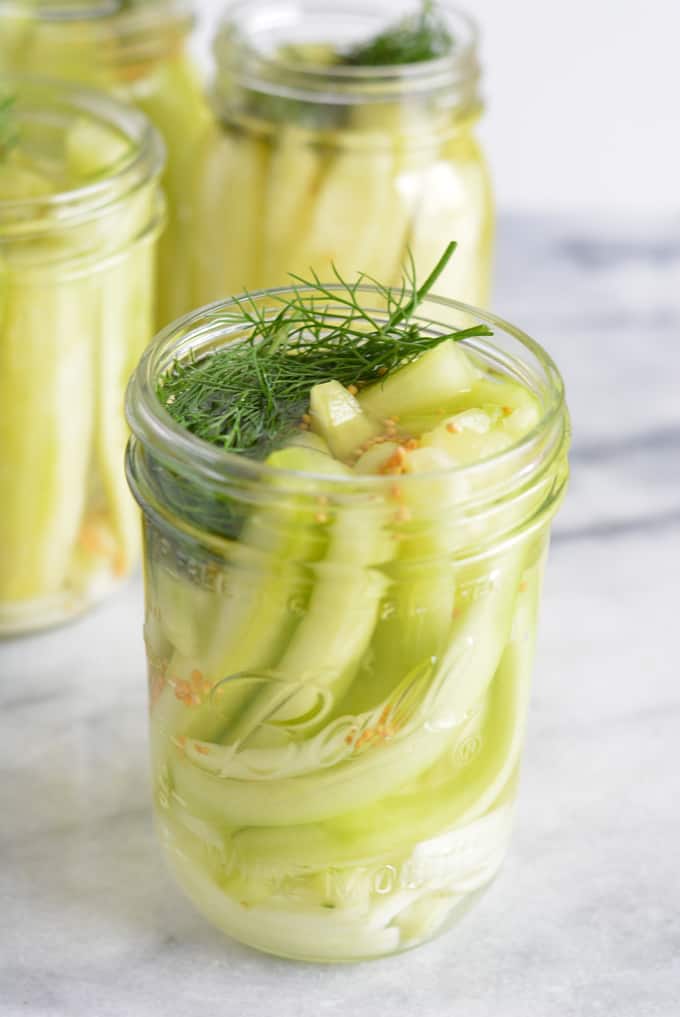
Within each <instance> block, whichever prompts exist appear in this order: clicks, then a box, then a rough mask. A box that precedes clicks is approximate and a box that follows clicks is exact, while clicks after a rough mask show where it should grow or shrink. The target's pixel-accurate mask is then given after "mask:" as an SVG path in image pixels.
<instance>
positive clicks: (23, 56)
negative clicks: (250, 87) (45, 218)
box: [0, 0, 209, 324]
mask: <svg viewBox="0 0 680 1017" xmlns="http://www.w3.org/2000/svg"><path fill="white" fill-rule="evenodd" d="M192 25H193V15H192V11H191V7H190V5H189V4H188V3H186V2H184V0H33V2H30V0H0V72H2V71H13V72H27V73H31V74H40V75H45V76H48V77H54V78H66V79H68V80H69V81H72V82H78V83H80V84H83V85H87V86H91V87H96V88H99V89H102V90H104V91H108V92H111V93H113V94H114V95H115V96H116V97H117V98H119V99H121V100H123V101H126V102H129V103H132V104H133V105H135V106H136V107H137V108H139V109H141V110H142V111H143V112H144V113H146V114H147V115H148V116H149V117H150V118H151V120H152V121H153V122H154V123H155V125H156V126H157V127H158V129H159V130H160V132H161V134H162V135H163V139H164V141H165V146H166V150H167V164H166V169H165V176H164V186H165V191H166V198H167V223H166V226H165V228H164V231H163V235H162V237H161V240H160V243H159V252H158V257H159V270H158V278H157V290H158V291H157V297H156V319H157V323H159V324H166V323H167V322H169V321H171V320H172V319H174V318H175V317H177V316H178V315H180V314H184V313H186V312H187V311H188V310H190V309H191V307H192V303H191V295H190V292H189V288H188V281H189V278H190V273H189V247H190V237H191V226H190V220H189V207H188V202H187V194H188V173H189V167H190V166H191V163H192V159H193V156H194V147H195V144H196V141H197V138H198V137H199V135H200V133H201V131H202V130H203V129H204V128H205V126H206V124H207V123H208V120H209V114H208V109H207V106H206V103H205V101H204V98H203V94H202V90H201V86H200V83H199V80H198V77H197V75H196V74H195V71H194V67H193V65H192V63H191V60H190V58H189V55H188V53H187V40H188V37H189V33H190V31H191V28H192Z"/></svg>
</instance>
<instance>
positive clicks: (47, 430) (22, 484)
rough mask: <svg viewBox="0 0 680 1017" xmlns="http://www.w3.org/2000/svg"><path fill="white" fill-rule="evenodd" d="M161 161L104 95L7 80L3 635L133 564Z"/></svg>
mask: <svg viewBox="0 0 680 1017" xmlns="http://www.w3.org/2000/svg"><path fill="white" fill-rule="evenodd" d="M162 169H163V145H162V141H161V139H160V136H159V134H158V132H157V131H156V130H155V129H154V128H153V127H152V126H151V124H150V123H149V121H148V120H147V118H146V117H145V116H143V114H141V113H139V112H138V111H136V110H133V109H131V108H128V107H125V106H122V105H121V104H119V103H117V102H115V101H114V100H112V99H110V98H108V97H107V96H105V95H102V94H100V93H97V92H90V91H87V90H84V89H76V88H74V87H71V86H69V85H66V84H64V85H55V83H54V82H52V81H41V80H39V79H37V80H32V79H28V78H24V77H16V76H4V75H0V633H3V634H5V633H12V632H19V631H25V630H29V629H32V628H37V627H40V626H43V625H47V624H53V623H55V622H58V621H61V620H62V619H64V618H67V617H69V616H70V615H73V614H75V613H78V612H79V611H81V610H83V609H84V608H85V607H87V606H88V605H89V604H90V603H91V602H93V601H94V600H96V599H98V598H99V597H101V596H102V595H103V594H105V593H106V592H107V591H108V590H109V589H110V588H111V587H112V585H113V584H115V583H116V582H117V581H118V580H119V579H120V577H122V576H124V575H125V574H126V573H127V572H128V571H129V570H130V568H131V566H132V565H133V564H134V562H135V560H136V558H137V550H138V543H139V538H138V529H139V521H138V516H137V511H136V507H135V505H134V502H133V501H132V499H131V498H130V497H129V494H128V492H127V489H126V485H125V479H124V473H123V467H122V462H123V452H124V448H125V442H126V440H127V429H126V425H125V419H124V416H123V397H124V390H125V385H126V382H127V380H128V376H129V374H130V372H131V370H132V368H133V367H134V365H135V362H136V361H137V360H138V359H139V356H140V355H141V353H142V351H143V349H144V347H145V345H146V344H147V342H148V341H149V339H150V337H151V335H152V332H153V288H154V267H155V250H154V249H155V246H156V240H157V237H158V234H159V231H160V227H161V225H162V219H163V199H162V195H161V191H160V175H161V172H162Z"/></svg>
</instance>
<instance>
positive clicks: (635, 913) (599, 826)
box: [0, 216, 680, 1017]
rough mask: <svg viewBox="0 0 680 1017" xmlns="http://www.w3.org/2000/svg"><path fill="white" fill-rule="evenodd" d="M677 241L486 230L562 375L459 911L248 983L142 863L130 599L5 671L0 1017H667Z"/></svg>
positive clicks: (636, 228) (674, 948)
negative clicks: (564, 408)
mask: <svg viewBox="0 0 680 1017" xmlns="http://www.w3.org/2000/svg"><path fill="white" fill-rule="evenodd" d="M679 226H680V223H677V222H676V223H671V224H666V225H659V226H651V225H650V224H647V225H645V224H642V225H640V224H629V225H625V224H624V225H621V224H620V223H618V224H613V223H607V222H600V223H592V222H589V223H583V222H578V221H574V220H568V221H567V220H564V221H559V220H551V221H548V220H544V219H535V220H532V219H530V218H527V217H522V216H516V217H515V216H505V217H503V219H502V222H501V231H500V249H499V259H498V286H497V295H496V300H495V301H494V307H495V310H497V311H498V312H499V313H500V314H502V315H504V316H505V317H507V318H509V319H510V320H511V321H516V322H517V323H518V324H520V325H522V326H523V327H524V328H525V329H526V330H527V331H529V332H530V333H531V334H533V335H535V337H536V338H537V339H539V340H540V341H541V342H542V343H544V344H545V345H547V347H548V348H549V349H550V350H551V352H552V353H553V355H554V356H555V358H556V360H557V361H558V363H559V364H560V366H561V368H562V370H563V372H564V374H565V377H566V380H567V385H568V391H569V397H570V405H571V410H572V415H573V422H574V451H573V460H572V462H573V481H572V487H571V493H570V496H569V498H568V500H567V503H566V505H565V507H564V510H563V512H562V514H561V516H560V517H559V519H558V522H557V525H556V528H555V538H554V543H553V551H552V558H551V561H550V563H549V569H548V579H547V584H546V590H545V597H544V604H543V612H542V626H541V632H540V643H539V652H538V659H537V664H536V682H535V694H534V699H533V705H532V710H531V718H530V732H529V740H528V747H527V753H526V761H525V768H524V776H523V783H522V788H521V794H520V802H519V808H518V814H517V823H516V830H515V836H514V840H513V843H512V848H511V852H510V856H509V858H508V861H507V864H506V866H505V868H504V870H503V873H502V874H501V876H500V877H499V879H498V880H497V881H496V883H495V884H494V886H493V887H492V889H491V890H490V892H489V893H488V894H487V896H486V897H485V898H484V900H483V901H482V902H481V903H480V905H479V906H478V907H477V908H476V910H475V911H474V912H473V913H471V914H470V915H469V916H468V917H467V918H466V919H465V920H464V921H463V922H462V923H461V924H460V925H459V926H458V927H457V928H455V929H454V930H453V931H452V932H451V933H449V934H448V935H447V936H446V937H444V938H442V939H440V940H438V941H436V942H434V943H432V944H431V945H429V946H426V947H424V948H422V949H420V950H418V951H415V952H412V953H410V954H406V955H403V956H401V957H397V958H393V959H390V960H385V961H377V962H372V963H369V964H364V965H360V966H353V967H337V968H335V967H329V966H304V965H300V964H294V963H290V962H285V961H278V960H275V959H272V958H269V957H266V956H262V955H258V954H257V953H254V952H252V951H250V950H248V949H246V948H244V947H241V946H239V945H238V944H236V943H233V942H230V941H227V940H225V939H223V938H222V937H221V936H220V935H219V934H218V933H216V932H214V931H213V930H212V928H210V927H209V926H208V925H207V924H206V923H205V922H204V921H203V919H201V918H200V917H199V916H198V915H197V914H195V913H194V911H193V910H192V908H191V906H190V905H189V904H188V903H186V902H185V901H184V899H183V898H182V897H181V896H180V894H179V893H178V892H177V891H176V890H175V888H174V886H173V884H172V883H171V881H170V879H169V878H168V877H167V876H166V874H165V871H164V869H163V866H162V864H161V862H160V857H159V854H158V852H157V850H156V846H155V844H154V839H153V833H152V827H151V817H150V810H149V788H148V779H147V762H146V704H145V700H146V691H145V683H144V672H143V656H142V643H141V617H142V615H141V612H142V594H141V585H140V582H139V581H138V580H137V581H133V582H132V583H131V584H130V585H129V586H128V587H127V588H126V589H124V590H122V591H120V593H119V594H118V595H117V596H116V597H114V598H113V599H112V600H111V601H110V602H109V603H108V604H106V605H105V606H103V607H102V608H100V609H99V610H97V611H96V612H94V613H93V614H91V615H90V616H89V617H87V618H85V619H83V620H82V621H79V622H77V623H75V624H72V625H70V626H68V627H66V628H63V629H61V630H57V631H52V632H48V633H45V634H43V635H40V636H38V637H35V638H33V639H21V640H16V641H10V642H7V643H5V644H3V645H2V646H0V777H1V779H0V816H1V817H2V821H1V823H0V1015H2V1017H14V1015H20V1014H21V1015H30V1017H38V1015H39V1017H52V1015H54V1017H72V1015H76V1014H77V1015H83V1017H175V1015H177V1017H180V1015H181V1017H186V1015H189V1017H193V1015H198V1014H220V1015H225V1017H255V1015H257V1017H261V1015H264V1017H326V1015H328V1017H335V1015H338V1017H340V1015H342V1017H346V1015H348V1014H362V1015H363V1017H371V1015H373V1014H375V1015H378V1014H380V1015H381V1017H382V1015H384V1014H389V1015H390V1017H411V1015H412V1014H415V1013H418V1014H419V1017H455V1015H458V1014H460V1015H465V1017H597V1015H599V1014H602V1015H606V1017H612V1015H613V1017H674V1015H675V1014H677V1013H678V1006H679V1005H680V1003H679V1000H680V918H679V916H680V873H679V869H678V862H679V859H680V810H679V803H680V765H679V759H678V754H677V746H678V742H679V732H680V728H679V721H680V681H679V679H680V667H679V665H678V659H679V657H678V650H677V639H678V633H677V629H676V626H677V625H678V606H679V605H680V578H679V576H680V229H679V228H678V227H679ZM93 660H96V661H97V664H96V668H95V667H93V666H92V661H93Z"/></svg>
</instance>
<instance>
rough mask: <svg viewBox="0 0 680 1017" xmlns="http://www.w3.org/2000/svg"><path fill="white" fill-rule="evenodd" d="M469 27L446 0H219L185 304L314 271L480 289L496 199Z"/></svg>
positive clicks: (453, 289)
mask: <svg viewBox="0 0 680 1017" xmlns="http://www.w3.org/2000/svg"><path fill="white" fill-rule="evenodd" d="M476 50H477V36H476V30H475V27H474V25H473V24H472V22H471V21H470V19H469V18H467V16H465V15H464V14H461V13H460V12H458V11H456V10H454V9H452V8H451V7H450V6H449V4H448V3H445V2H443V3H437V4H432V3H429V2H423V3H421V2H413V0H409V2H407V3H404V2H401V3H397V4H394V3H390V4H387V3H378V4H377V5H376V4H366V3H364V2H358V0H341V2H340V3H337V2H335V0H321V2H319V0H308V2H302V3H300V4H295V5H284V6H282V5H281V4H278V3H275V2H273V0H247V2H246V0H244V2H237V3H235V4H231V5H230V6H229V9H228V11H227V13H226V15H225V18H224V21H223V23H222V26H221V29H220V31H219V34H218V36H217V39H216V42H215V55H216V59H217V67H218V69H217V77H216V82H215V87H214V89H213V106H214V110H215V114H216V124H215V125H214V127H213V128H212V130H211V131H210V132H208V134H206V136H205V138H204V142H203V144H202V145H201V146H199V149H198V152H197V156H196V176H195V181H194V186H195V193H194V199H193V201H194V206H195V215H194V234H193V237H194V243H195V253H194V261H193V270H194V284H193V294H194V302H195V304H196V305H199V304H204V303H207V302H209V301H212V300H216V299H221V298H224V297H226V296H229V295H232V294H235V293H240V292H243V291H245V290H252V289H258V288H261V287H270V286H277V285H284V284H285V283H286V282H287V281H288V273H298V274H302V275H305V276H306V275H308V273H309V270H310V268H312V269H314V270H315V271H316V272H317V273H318V275H319V277H320V278H322V279H330V278H332V276H333V266H335V267H336V268H337V269H338V270H339V271H340V272H341V273H342V274H344V275H345V276H352V275H354V273H355V272H365V273H367V274H369V275H372V276H375V277H376V278H379V279H380V280H381V281H382V282H390V283H396V282H397V281H398V280H399V278H400V274H401V270H402V267H403V265H404V263H405V261H406V259H407V251H408V250H409V249H410V251H412V253H413V256H414V258H415V263H416V267H417V269H418V272H419V274H420V275H421V277H424V276H425V275H427V273H428V272H429V271H430V270H431V269H432V267H433V266H434V264H435V263H436V261H437V259H438V257H439V254H440V253H441V251H442V249H443V248H444V246H445V244H446V242H447V241H448V240H449V238H450V237H451V236H455V237H456V238H457V239H458V243H459V248H460V258H459V259H457V260H456V261H454V262H452V263H451V264H450V265H449V266H448V267H447V269H446V271H445V273H444V275H443V276H442V279H441V282H440V292H441V293H443V294H444V295H447V296H450V297H453V298H457V299H460V300H467V301H469V302H471V303H474V304H477V305H480V304H481V305H484V304H485V303H486V302H487V298H488V291H489V277H490V268H491V264H490V263H491V254H492V234H493V210H492V198H491V190H490V185H489V179H488V173H487V169H486V164H485V161H484V157H483V155H482V152H481V150H480V148H479V145H478V142H477V140H476V137H475V133H474V129H475V124H476V122H477V120H478V118H479V116H480V113H481V109H482V107H481V101H480V97H479V87H478V86H479V66H478V62H477V52H476Z"/></svg>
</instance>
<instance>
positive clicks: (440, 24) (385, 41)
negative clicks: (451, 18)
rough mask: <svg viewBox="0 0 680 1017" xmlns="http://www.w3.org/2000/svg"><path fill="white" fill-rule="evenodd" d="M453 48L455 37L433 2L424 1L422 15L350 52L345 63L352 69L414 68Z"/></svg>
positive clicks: (420, 11) (390, 28) (441, 55)
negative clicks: (412, 66)
mask: <svg viewBox="0 0 680 1017" xmlns="http://www.w3.org/2000/svg"><path fill="white" fill-rule="evenodd" d="M453 44H454V39H453V36H452V35H451V33H450V31H449V29H448V26H447V24H446V20H445V18H444V16H443V14H442V13H441V11H439V10H438V9H437V7H436V3H435V2H434V0H423V2H422V4H421V7H420V10H419V11H417V12H414V13H413V14H409V15H407V16H406V17H404V18H402V19H401V20H400V21H398V22H396V24H394V25H390V26H388V27H387V28H386V29H385V30H384V32H381V33H380V35H376V36H375V38H373V39H369V40H368V42H365V43H361V44H360V45H358V46H355V47H354V48H353V49H350V50H349V51H348V52H347V53H345V54H344V56H343V57H342V63H343V64H345V65H346V66H349V67H381V66H389V65H395V66H396V65H399V64H415V63H420V62H421V61H423V60H436V59H437V58H438V57H443V56H446V54H447V53H449V52H450V51H451V48H452V46H453Z"/></svg>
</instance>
